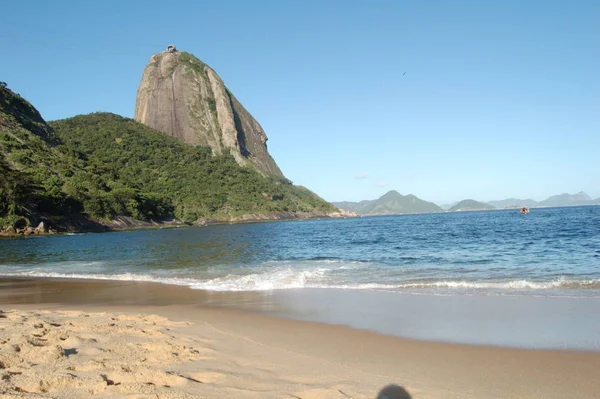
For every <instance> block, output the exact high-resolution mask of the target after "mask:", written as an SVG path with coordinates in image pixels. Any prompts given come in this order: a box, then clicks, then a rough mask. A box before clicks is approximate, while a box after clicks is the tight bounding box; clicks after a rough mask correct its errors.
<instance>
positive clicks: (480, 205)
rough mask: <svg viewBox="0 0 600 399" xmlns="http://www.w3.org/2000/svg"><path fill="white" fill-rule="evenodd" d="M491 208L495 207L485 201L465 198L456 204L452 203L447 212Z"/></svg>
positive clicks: (486, 209)
mask: <svg viewBox="0 0 600 399" xmlns="http://www.w3.org/2000/svg"><path fill="white" fill-rule="evenodd" d="M492 209H496V208H495V207H493V206H492V205H490V204H486V203H485V202H479V201H475V200H472V199H466V200H462V201H460V202H459V203H458V204H456V205H454V206H453V207H451V208H450V209H448V212H463V211H489V210H492Z"/></svg>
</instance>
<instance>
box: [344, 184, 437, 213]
mask: <svg viewBox="0 0 600 399" xmlns="http://www.w3.org/2000/svg"><path fill="white" fill-rule="evenodd" d="M333 204H334V205H335V206H337V207H338V208H341V209H347V210H350V211H354V212H358V213H360V214H361V215H394V214H402V213H432V212H443V211H444V210H443V209H442V208H440V207H439V206H437V205H436V204H434V203H432V202H427V201H424V200H422V199H420V198H418V197H416V196H414V195H412V194H409V195H402V194H400V193H399V192H398V191H396V190H392V191H388V192H387V193H385V194H384V195H383V196H381V197H380V198H378V199H376V200H373V201H366V200H365V201H360V202H348V201H344V202H333Z"/></svg>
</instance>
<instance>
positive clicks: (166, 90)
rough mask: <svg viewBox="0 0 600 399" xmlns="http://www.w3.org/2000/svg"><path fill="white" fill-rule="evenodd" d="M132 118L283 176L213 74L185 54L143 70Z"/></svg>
mask: <svg viewBox="0 0 600 399" xmlns="http://www.w3.org/2000/svg"><path fill="white" fill-rule="evenodd" d="M134 119H135V120H137V121H139V122H141V123H143V124H145V125H147V126H149V127H151V128H153V129H156V130H159V131H161V132H164V133H166V134H168V135H170V136H173V137H175V138H178V139H179V140H182V141H184V142H186V143H188V144H191V145H201V146H208V147H211V148H212V150H213V154H217V155H218V154H223V153H224V152H227V151H229V152H230V153H231V155H232V156H233V157H234V158H235V160H236V161H237V163H238V164H239V165H242V166H253V167H255V168H256V169H258V170H259V171H261V172H262V173H264V174H269V175H276V176H283V174H282V173H281V170H280V169H279V167H278V166H277V164H276V163H275V161H274V160H273V158H272V157H271V155H269V152H268V151H267V145H266V142H267V135H266V134H265V132H264V130H263V128H262V127H261V126H260V124H259V123H258V122H257V121H256V120H255V119H254V118H253V117H252V115H250V113H249V112H248V111H246V109H245V108H244V107H243V106H242V104H241V103H240V102H239V101H238V100H237V99H236V98H235V97H234V96H233V94H231V92H230V91H229V90H228V89H227V87H226V86H225V84H224V83H223V81H222V80H221V78H220V77H219V76H218V75H217V73H216V72H215V71H214V70H213V69H212V68H210V67H209V66H208V65H206V64H204V63H203V62H202V61H200V60H199V59H197V58H196V57H194V56H193V55H191V54H189V53H186V52H179V51H175V52H163V53H159V54H155V55H153V56H152V57H151V58H150V62H149V63H148V65H147V66H146V68H145V69H144V74H143V76H142V81H141V83H140V86H139V88H138V92H137V98H136V105H135V116H134Z"/></svg>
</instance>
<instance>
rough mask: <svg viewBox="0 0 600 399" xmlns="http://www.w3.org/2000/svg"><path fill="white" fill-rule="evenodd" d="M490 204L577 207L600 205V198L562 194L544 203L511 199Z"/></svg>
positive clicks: (530, 206) (508, 206)
mask: <svg viewBox="0 0 600 399" xmlns="http://www.w3.org/2000/svg"><path fill="white" fill-rule="evenodd" d="M488 204H490V205H492V206H494V207H496V208H499V209H503V208H521V207H524V206H526V207H528V208H537V207H545V206H547V207H550V206H575V205H600V198H596V199H592V197H590V196H589V195H587V194H586V193H584V192H583V191H580V192H578V193H577V194H567V193H565V194H560V195H553V196H552V197H549V198H547V199H545V200H543V201H540V202H537V201H534V200H532V199H518V198H509V199H505V200H500V201H489V202H488Z"/></svg>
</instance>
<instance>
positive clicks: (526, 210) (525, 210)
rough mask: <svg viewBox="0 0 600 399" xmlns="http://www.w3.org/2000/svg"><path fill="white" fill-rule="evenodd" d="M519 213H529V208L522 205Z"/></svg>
mask: <svg viewBox="0 0 600 399" xmlns="http://www.w3.org/2000/svg"><path fill="white" fill-rule="evenodd" d="M519 213H520V214H521V215H525V214H527V213H529V208H527V207H526V206H524V207H523V208H521V209H520V210H519Z"/></svg>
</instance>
